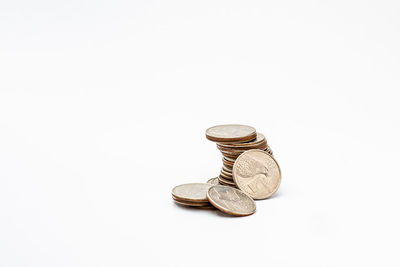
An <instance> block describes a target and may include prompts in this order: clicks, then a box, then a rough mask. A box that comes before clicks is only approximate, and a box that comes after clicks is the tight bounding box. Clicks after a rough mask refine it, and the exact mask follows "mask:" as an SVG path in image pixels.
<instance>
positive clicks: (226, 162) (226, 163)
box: [222, 157, 235, 168]
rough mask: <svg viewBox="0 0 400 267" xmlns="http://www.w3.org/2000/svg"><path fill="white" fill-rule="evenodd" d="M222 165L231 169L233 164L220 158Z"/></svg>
mask: <svg viewBox="0 0 400 267" xmlns="http://www.w3.org/2000/svg"><path fill="white" fill-rule="evenodd" d="M222 163H224V165H226V166H229V167H231V168H233V164H234V163H235V162H230V161H228V160H226V159H225V157H223V158H222Z"/></svg>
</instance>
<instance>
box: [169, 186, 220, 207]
mask: <svg viewBox="0 0 400 267" xmlns="http://www.w3.org/2000/svg"><path fill="white" fill-rule="evenodd" d="M211 186H212V184H206V183H191V184H182V185H178V186H175V187H174V188H173V189H172V197H173V198H174V199H176V200H180V201H189V202H207V201H208V200H207V190H208V189H209V188H210V187H211Z"/></svg>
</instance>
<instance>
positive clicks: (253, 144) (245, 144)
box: [217, 133, 266, 148]
mask: <svg viewBox="0 0 400 267" xmlns="http://www.w3.org/2000/svg"><path fill="white" fill-rule="evenodd" d="M263 142H266V139H265V136H264V135H263V134H262V133H257V137H256V139H254V140H252V141H249V142H241V143H217V146H219V147H225V148H248V147H253V148H255V147H257V146H258V145H259V144H261V143H263Z"/></svg>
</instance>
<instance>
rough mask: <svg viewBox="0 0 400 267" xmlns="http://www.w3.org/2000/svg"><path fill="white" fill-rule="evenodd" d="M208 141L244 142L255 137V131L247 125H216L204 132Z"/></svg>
mask: <svg viewBox="0 0 400 267" xmlns="http://www.w3.org/2000/svg"><path fill="white" fill-rule="evenodd" d="M206 137H207V139H208V140H211V141H214V142H236V141H237V142H245V141H250V140H253V139H255V138H256V137H257V132H256V129H254V128H253V127H251V126H247V125H240V124H225V125H217V126H213V127H211V128H208V129H207V130H206Z"/></svg>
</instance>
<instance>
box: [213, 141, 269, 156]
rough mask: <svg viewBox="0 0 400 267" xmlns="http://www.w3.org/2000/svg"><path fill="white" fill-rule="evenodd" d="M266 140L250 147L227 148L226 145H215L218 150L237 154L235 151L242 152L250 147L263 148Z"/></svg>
mask: <svg viewBox="0 0 400 267" xmlns="http://www.w3.org/2000/svg"><path fill="white" fill-rule="evenodd" d="M267 146H268V145H267V142H261V143H260V144H257V145H255V146H251V147H235V148H228V147H222V146H219V145H217V148H218V149H219V151H221V152H224V153H227V154H237V153H239V154H240V153H243V152H245V151H247V150H250V149H261V150H264V149H265V148H266V147H267Z"/></svg>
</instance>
